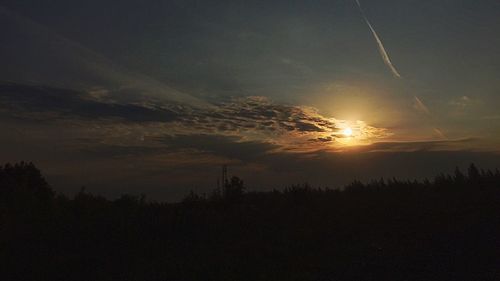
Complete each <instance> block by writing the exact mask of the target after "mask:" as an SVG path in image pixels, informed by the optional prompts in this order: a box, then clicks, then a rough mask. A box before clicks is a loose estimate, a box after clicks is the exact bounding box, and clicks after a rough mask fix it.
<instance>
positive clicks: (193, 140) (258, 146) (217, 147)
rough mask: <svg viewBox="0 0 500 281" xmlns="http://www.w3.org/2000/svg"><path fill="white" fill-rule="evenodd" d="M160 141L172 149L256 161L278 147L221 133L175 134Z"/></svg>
mask: <svg viewBox="0 0 500 281" xmlns="http://www.w3.org/2000/svg"><path fill="white" fill-rule="evenodd" d="M158 141H160V142H161V143H163V144H165V145H166V146H167V147H168V148H169V149H172V150H179V149H180V150H183V149H195V150H198V151H202V152H208V153H211V154H214V155H218V156H223V157H226V158H228V159H233V160H240V161H245V162H248V161H255V160H257V159H259V158H261V157H263V156H265V155H266V154H268V153H269V152H271V151H272V150H274V149H276V148H277V147H278V146H277V145H273V144H270V143H266V142H259V141H244V140H242V139H241V138H240V137H234V136H220V135H175V136H170V137H163V138H159V139H158Z"/></svg>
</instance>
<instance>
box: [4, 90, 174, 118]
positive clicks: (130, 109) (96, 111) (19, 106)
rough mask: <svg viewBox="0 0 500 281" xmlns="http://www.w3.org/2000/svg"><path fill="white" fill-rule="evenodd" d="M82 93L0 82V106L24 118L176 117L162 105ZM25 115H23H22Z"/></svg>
mask: <svg viewBox="0 0 500 281" xmlns="http://www.w3.org/2000/svg"><path fill="white" fill-rule="evenodd" d="M91 98H92V97H91V96H88V95H86V94H85V93H82V92H78V91H73V90H68V89H61V88H54V87H46V86H31V85H21V84H14V83H1V84H0V106H1V108H0V109H3V110H7V111H8V112H11V113H14V114H16V115H17V116H18V117H23V113H27V115H29V116H31V117H32V116H33V114H34V113H55V114H57V115H60V116H61V117H62V118H65V117H66V118H67V117H79V118H86V119H99V118H121V119H123V120H125V121H131V122H153V121H158V122H169V121H173V120H175V119H176V118H177V116H176V114H175V113H174V112H173V111H170V110H168V109H165V108H161V109H160V108H147V107H144V106H141V105H135V104H118V103H105V102H100V101H97V100H92V99H91ZM24 116H26V115H24Z"/></svg>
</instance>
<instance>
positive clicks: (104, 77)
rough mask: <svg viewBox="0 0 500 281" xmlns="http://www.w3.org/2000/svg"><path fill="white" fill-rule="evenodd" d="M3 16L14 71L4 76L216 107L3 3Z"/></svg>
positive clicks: (7, 57) (6, 53)
mask: <svg viewBox="0 0 500 281" xmlns="http://www.w3.org/2000/svg"><path fill="white" fill-rule="evenodd" d="M0 16H1V17H2V22H3V23H5V26H6V27H7V30H6V32H5V37H4V38H3V40H5V41H9V44H2V45H0V51H1V52H0V57H1V58H2V59H3V61H4V63H5V64H6V65H9V63H11V64H12V65H10V67H4V69H9V70H8V71H6V72H3V71H1V72H0V73H1V74H2V75H3V76H4V79H5V77H10V76H11V73H17V74H18V75H17V76H18V77H24V78H25V79H27V80H35V81H38V82H40V83H44V84H54V85H61V84H62V85H65V86H66V87H74V86H78V87H79V88H81V86H82V85H85V86H86V87H93V86H96V85H100V86H104V87H107V88H113V89H118V90H120V91H133V92H135V94H136V95H144V96H146V97H149V98H156V99H162V100H169V101H171V102H177V103H182V104H189V105H190V106H196V107H208V106H210V104H209V103H207V102H205V101H202V100H200V99H198V98H196V97H193V96H191V95H189V94H186V93H183V92H181V91H179V90H177V89H174V88H172V87H170V86H169V85H166V84H165V83H163V82H161V81H158V80H156V79H154V78H152V77H149V76H148V75H144V74H142V73H137V72H134V71H130V70H128V69H126V68H124V67H121V66H119V65H118V64H116V63H115V62H113V61H112V60H110V59H108V58H107V57H105V56H103V55H102V54H100V53H98V52H96V51H94V50H91V49H89V48H87V47H86V46H84V45H82V44H81V43H78V42H76V41H73V40H70V39H68V38H66V37H64V36H62V35H60V34H58V33H56V32H55V31H53V30H52V29H50V28H49V27H47V26H45V25H42V24H40V23H38V22H35V21H33V20H31V19H30V18H27V17H24V16H22V15H20V14H18V13H16V12H14V11H11V10H9V9H7V8H5V7H3V6H0ZM13 58H14V59H13ZM48 65H50V71H48V70H47V66H48ZM18 77H17V78H18Z"/></svg>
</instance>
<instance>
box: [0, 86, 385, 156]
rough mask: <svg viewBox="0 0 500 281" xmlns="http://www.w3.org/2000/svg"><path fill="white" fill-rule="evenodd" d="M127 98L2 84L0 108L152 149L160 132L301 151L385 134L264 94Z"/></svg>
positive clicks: (97, 137)
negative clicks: (217, 98)
mask: <svg viewBox="0 0 500 281" xmlns="http://www.w3.org/2000/svg"><path fill="white" fill-rule="evenodd" d="M129 100H130V101H131V102H130V103H125V102H118V101H116V100H115V99H114V98H113V96H112V95H110V94H109V93H108V92H107V91H105V90H102V89H101V90H98V91H91V92H88V93H87V92H77V91H73V90H66V89H61V88H53V87H46V86H36V85H20V84H13V83H3V84H0V111H1V112H3V115H4V116H13V117H16V118H20V119H25V120H39V121H45V122H47V123H52V124H54V125H57V126H59V127H60V128H63V129H62V130H64V129H68V128H73V129H71V130H77V131H78V130H79V131H80V132H79V133H78V132H75V133H74V134H81V135H82V138H81V140H87V142H92V140H93V139H94V141H96V142H99V143H106V144H108V145H113V144H118V145H120V146H123V145H127V144H128V145H135V144H136V143H140V144H141V145H144V144H145V143H149V144H150V145H152V146H156V145H157V144H155V140H157V139H158V138H163V137H165V136H188V135H197V136H199V135H207V136H208V135H212V136H220V137H230V138H238V139H240V140H241V141H240V142H255V141H258V142H264V143H268V144H270V145H272V146H273V148H274V149H276V150H285V151H289V152H292V151H294V152H306V151H317V150H323V149H335V148H336V147H338V146H344V145H345V143H343V142H342V139H343V138H345V137H344V136H343V135H342V134H341V131H342V130H343V129H344V128H345V127H347V126H348V127H351V128H352V130H353V131H354V132H355V136H353V137H352V140H353V142H352V144H363V143H370V142H373V141H374V140H377V139H383V138H385V137H387V136H389V135H390V134H389V132H388V131H387V130H386V129H384V128H377V127H373V126H369V125H367V124H366V123H365V122H362V121H355V122H348V121H345V120H338V119H335V118H332V117H325V116H323V115H322V114H320V113H319V112H318V110H317V109H315V108H312V107H307V106H297V105H287V104H277V103H274V102H273V101H271V100H270V99H267V98H264V97H246V98H233V99H229V100H227V101H225V102H220V103H218V104H214V106H212V107H210V108H199V107H190V106H187V105H184V106H179V105H178V104H175V103H165V102H161V101H158V100H149V99H146V100H144V99H141V98H135V99H129ZM83 136H84V137H83ZM191 140H192V141H194V140H195V138H193V139H191Z"/></svg>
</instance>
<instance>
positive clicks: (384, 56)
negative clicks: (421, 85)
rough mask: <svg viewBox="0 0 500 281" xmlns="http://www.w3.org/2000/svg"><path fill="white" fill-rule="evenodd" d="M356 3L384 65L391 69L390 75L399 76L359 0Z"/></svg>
mask: <svg viewBox="0 0 500 281" xmlns="http://www.w3.org/2000/svg"><path fill="white" fill-rule="evenodd" d="M356 3H357V4H358V8H359V12H360V13H361V15H362V16H363V19H364V20H365V22H366V24H367V25H368V27H369V28H370V30H371V32H372V34H373V37H374V38H375V41H376V42H377V46H378V51H379V53H380V56H381V57H382V60H383V61H384V63H385V65H386V66H387V67H388V68H389V69H390V70H391V72H392V75H394V77H396V78H401V75H400V74H399V72H398V70H397V69H396V67H394V65H393V64H392V62H391V59H390V58H389V54H387V51H386V50H385V48H384V44H383V43H382V40H380V37H379V36H378V34H377V32H376V31H375V29H374V28H373V26H372V24H371V23H370V21H369V20H368V18H367V17H366V15H365V12H364V11H363V8H362V7H361V3H359V0H356Z"/></svg>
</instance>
